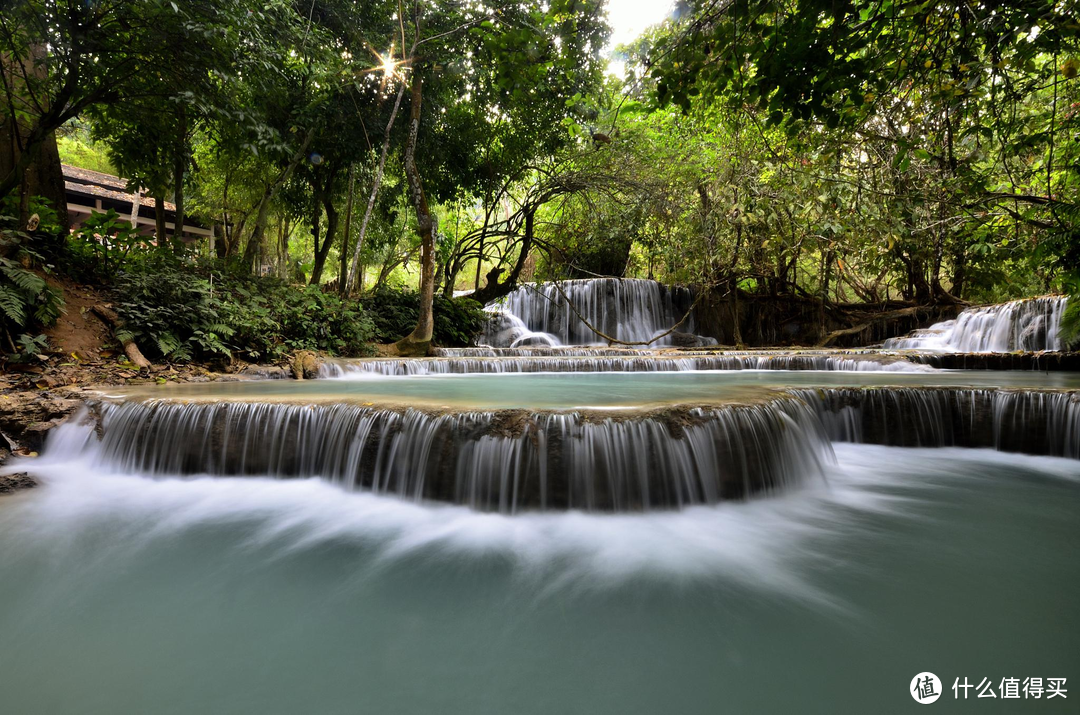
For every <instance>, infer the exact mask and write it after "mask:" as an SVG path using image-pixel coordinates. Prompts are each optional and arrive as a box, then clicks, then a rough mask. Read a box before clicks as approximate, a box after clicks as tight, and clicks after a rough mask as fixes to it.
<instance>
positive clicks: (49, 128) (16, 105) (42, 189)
mask: <svg viewBox="0 0 1080 715" xmlns="http://www.w3.org/2000/svg"><path fill="white" fill-rule="evenodd" d="M47 52H48V48H47V47H46V46H45V45H44V44H38V45H34V46H32V47H30V51H29V53H28V55H27V56H26V57H25V58H24V59H21V60H17V59H15V58H13V57H12V56H11V55H7V54H5V55H3V56H0V63H2V67H0V81H2V82H3V83H4V86H3V88H2V92H3V96H5V97H6V98H7V105H8V106H7V107H6V110H7V111H6V112H5V114H6V115H7V119H6V120H5V121H4V122H2V123H0V199H2V198H4V197H6V196H7V195H8V194H9V193H11V192H13V191H16V190H18V191H19V192H20V197H21V196H26V197H32V196H41V197H43V198H45V199H48V201H49V203H50V204H51V205H52V207H53V208H54V209H55V210H56V212H57V215H58V219H59V223H60V227H61V228H62V229H63V230H64V231H65V232H66V231H67V229H68V227H69V225H70V224H69V222H68V213H67V198H66V191H65V188H64V172H63V169H62V168H61V165H60V153H59V151H58V150H57V146H56V127H58V126H60V125H61V124H63V123H64V122H65V121H67V118H69V116H70V115H68V114H67V113H66V110H68V109H69V107H66V106H65V105H66V104H67V103H68V102H69V101H70V99H71V96H72V94H73V93H74V91H75V89H76V87H77V78H75V77H68V80H67V81H66V82H65V83H64V86H63V87H61V89H60V91H59V93H58V94H57V97H56V101H55V102H54V103H53V104H51V105H48V106H45V107H42V108H40V109H44V112H45V113H44V115H42V116H37V119H36V121H35V119H34V117H35V115H36V114H37V113H38V111H39V107H37V106H36V105H35V104H34V103H33V102H32V100H31V98H30V97H28V96H27V93H26V90H25V83H24V82H22V81H21V80H20V79H18V78H19V77H21V76H22V74H23V72H26V73H27V74H29V75H31V76H32V77H33V78H35V79H38V80H41V79H44V72H45V69H44V65H43V64H40V63H39V62H38V60H40V59H41V58H43V57H44V56H45V54H46V53H47ZM12 115H14V116H12ZM27 218H28V217H27V216H25V215H21V216H20V217H19V219H20V222H19V223H20V227H25V226H26V220H27Z"/></svg>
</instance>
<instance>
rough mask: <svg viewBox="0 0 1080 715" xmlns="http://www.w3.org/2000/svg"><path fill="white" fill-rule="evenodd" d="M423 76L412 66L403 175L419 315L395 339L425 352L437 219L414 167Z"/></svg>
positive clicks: (412, 351)
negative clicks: (415, 238)
mask: <svg viewBox="0 0 1080 715" xmlns="http://www.w3.org/2000/svg"><path fill="white" fill-rule="evenodd" d="M422 91H423V80H422V79H421V77H420V72H419V71H418V70H417V69H416V68H414V69H413V79H412V106H411V107H410V108H409V138H408V140H407V141H406V144H405V177H406V179H408V182H409V193H410V194H411V195H412V200H413V207H414V208H415V209H416V232H417V234H419V236H420V239H421V242H422V243H421V254H420V315H419V317H418V319H417V321H416V327H415V328H414V329H413V331H412V332H411V333H409V334H408V335H407V336H405V337H404V338H402V339H401V340H399V341H398V342H397V343H396V346H397V350H398V352H399V353H400V354H402V355H426V354H427V353H428V351H429V349H430V348H431V335H432V331H433V330H434V326H435V322H434V317H433V303H434V300H435V236H436V235H437V234H438V231H439V226H438V220H437V219H436V217H435V216H434V215H433V214H432V213H431V209H430V208H429V207H428V202H427V197H426V196H425V195H424V185H423V183H422V182H421V180H420V173H419V172H418V171H417V168H416V141H417V137H418V136H419V134H420V100H421V94H422Z"/></svg>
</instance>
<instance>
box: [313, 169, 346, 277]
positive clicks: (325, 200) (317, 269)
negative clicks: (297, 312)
mask: <svg viewBox="0 0 1080 715" xmlns="http://www.w3.org/2000/svg"><path fill="white" fill-rule="evenodd" d="M333 181H334V180H333V177H327V179H326V186H324V187H323V192H322V196H321V197H320V198H321V203H322V206H321V208H322V209H326V235H325V237H324V238H323V242H322V244H321V245H320V244H319V234H318V233H317V232H316V233H314V236H315V264H314V265H313V266H312V267H311V282H310V285H313V286H317V285H319V283H321V282H322V274H323V269H324V268H325V267H326V257H327V255H329V253H330V247H331V246H332V245H333V244H334V236H335V235H336V234H337V227H338V221H339V214H338V210H337V208H335V207H334V195H333V192H332V191H331V189H330V187H331V185H332V184H333ZM319 213H321V210H320V209H316V221H318V218H317V217H318V214H319Z"/></svg>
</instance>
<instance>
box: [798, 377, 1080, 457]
mask: <svg viewBox="0 0 1080 715" xmlns="http://www.w3.org/2000/svg"><path fill="white" fill-rule="evenodd" d="M791 392H792V394H795V395H797V396H799V397H800V398H801V399H803V400H805V401H806V402H807V404H809V405H811V406H812V407H813V408H814V410H815V412H816V413H817V415H818V418H819V419H820V420H821V422H822V424H823V426H824V429H825V432H826V433H827V434H828V435H829V438H830V439H831V440H833V441H835V442H856V443H861V444H882V445H889V446H897V447H948V446H958V447H973V448H990V449H996V450H998V451H1002V452H1022V453H1026V454H1040V455H1050V456H1057V457H1069V458H1071V459H1080V393H1078V392H1043V391H1033V390H1025V391H1019V390H986V389H956V388H933V387H915V388H899V387H894V388H889V389H869V390H868V389H851V388H831V389H828V390H792V391H791Z"/></svg>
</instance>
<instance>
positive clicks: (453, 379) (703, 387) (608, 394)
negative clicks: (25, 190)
mask: <svg viewBox="0 0 1080 715" xmlns="http://www.w3.org/2000/svg"><path fill="white" fill-rule="evenodd" d="M872 385H897V386H907V387H917V386H930V385H942V386H969V387H986V388H993V387H1010V388H1077V389H1080V374H1077V373H1068V372H1049V373H1046V372H1018V371H946V370H941V371H937V372H932V373H902V372H842V371H829V372H825V371H822V372H816V371H809V370H795V371H786V370H761V371H754V370H734V371H703V372H673V373H532V374H505V375H424V376H415V377H414V376H410V377H381V376H377V377H367V378H364V379H335V380H304V381H294V380H258V381H247V382H215V383H203V384H185V385H161V386H147V387H136V388H105V393H106V394H108V395H111V396H116V397H136V398H144V397H158V398H172V399H195V400H290V401H304V400H334V401H359V402H364V401H372V402H396V403H404V404H422V405H432V406H442V405H446V406H450V407H465V408H475V409H501V408H515V407H520V408H527V407H532V408H536V409H559V408H572V407H633V406H639V405H648V404H663V403H686V402H711V401H723V400H729V399H746V398H752V397H754V396H757V395H760V394H761V388H783V387H817V386H822V387H825V386H850V387H858V386H872Z"/></svg>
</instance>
